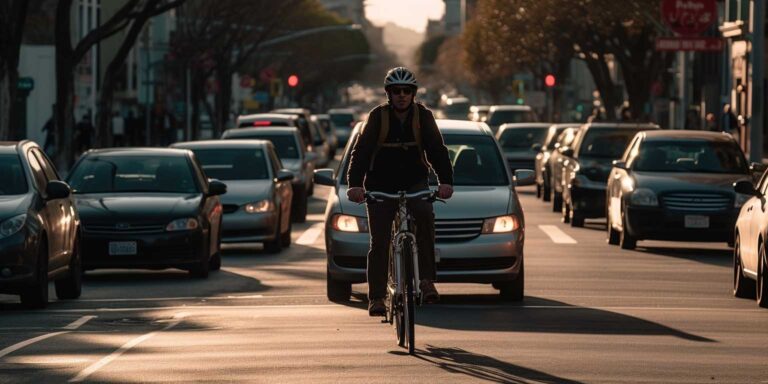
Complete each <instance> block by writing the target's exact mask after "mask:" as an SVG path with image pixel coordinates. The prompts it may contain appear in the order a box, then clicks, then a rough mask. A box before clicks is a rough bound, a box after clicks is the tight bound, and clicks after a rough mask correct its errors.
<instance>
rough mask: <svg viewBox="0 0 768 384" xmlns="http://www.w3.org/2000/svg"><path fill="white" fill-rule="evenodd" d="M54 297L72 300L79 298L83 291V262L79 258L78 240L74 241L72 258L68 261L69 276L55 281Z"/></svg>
mask: <svg viewBox="0 0 768 384" xmlns="http://www.w3.org/2000/svg"><path fill="white" fill-rule="evenodd" d="M54 285H55V286H56V297H57V298H59V300H72V299H77V298H78V297H80V294H81V293H82V291H83V261H82V258H81V256H80V240H79V239H75V244H74V246H73V247H72V258H71V259H70V261H69V276H67V277H66V278H63V279H59V280H56V282H55V283H54Z"/></svg>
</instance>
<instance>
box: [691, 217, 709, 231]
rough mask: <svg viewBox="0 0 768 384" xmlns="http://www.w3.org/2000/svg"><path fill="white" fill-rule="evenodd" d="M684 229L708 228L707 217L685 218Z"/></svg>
mask: <svg viewBox="0 0 768 384" xmlns="http://www.w3.org/2000/svg"><path fill="white" fill-rule="evenodd" d="M685 227H686V228H709V216H695V215H686V216H685Z"/></svg>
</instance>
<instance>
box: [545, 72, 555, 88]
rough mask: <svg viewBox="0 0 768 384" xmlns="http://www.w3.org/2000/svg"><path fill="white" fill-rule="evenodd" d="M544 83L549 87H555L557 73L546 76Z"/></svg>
mask: <svg viewBox="0 0 768 384" xmlns="http://www.w3.org/2000/svg"><path fill="white" fill-rule="evenodd" d="M544 85H546V86H547V87H554V86H555V75H552V74H549V75H547V76H546V77H544Z"/></svg>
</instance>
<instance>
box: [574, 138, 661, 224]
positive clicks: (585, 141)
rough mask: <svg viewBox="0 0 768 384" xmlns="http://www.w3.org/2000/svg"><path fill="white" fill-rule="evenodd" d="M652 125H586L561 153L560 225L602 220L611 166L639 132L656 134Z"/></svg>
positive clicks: (604, 212)
mask: <svg viewBox="0 0 768 384" xmlns="http://www.w3.org/2000/svg"><path fill="white" fill-rule="evenodd" d="M658 129H659V126H657V125H654V124H632V123H589V124H585V125H584V126H583V127H582V129H581V130H580V131H579V135H578V136H577V137H576V140H575V141H574V142H573V145H572V146H570V147H569V148H566V149H563V150H562V151H560V152H561V154H562V155H563V157H564V159H565V160H564V161H563V169H562V177H563V178H562V180H561V181H560V182H561V185H562V200H563V206H562V210H561V211H562V214H563V222H564V223H570V224H571V226H573V227H583V226H584V219H590V218H598V217H605V214H606V210H605V188H606V183H607V182H608V174H609V173H611V164H612V163H613V161H614V160H617V159H619V158H621V155H622V154H623V153H624V150H625V149H626V148H627V145H628V144H629V142H630V141H631V140H632V138H633V137H635V134H637V133H638V132H640V131H646V130H658Z"/></svg>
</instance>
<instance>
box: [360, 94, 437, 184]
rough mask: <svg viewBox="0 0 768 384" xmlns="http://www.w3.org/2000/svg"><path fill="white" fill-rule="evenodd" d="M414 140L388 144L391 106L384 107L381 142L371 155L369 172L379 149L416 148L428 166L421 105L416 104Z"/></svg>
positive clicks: (380, 130)
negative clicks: (423, 143) (423, 138)
mask: <svg viewBox="0 0 768 384" xmlns="http://www.w3.org/2000/svg"><path fill="white" fill-rule="evenodd" d="M411 127H412V128H413V138H414V140H415V141H412V142H407V143H387V142H386V141H387V136H388V135H389V105H384V106H383V107H382V108H381V125H380V126H379V140H378V141H377V142H376V149H374V151H373V154H372V155H371V163H370V164H369V166H368V170H369V171H371V170H373V162H374V160H376V155H377V154H378V153H379V149H381V148H382V147H387V148H402V149H406V148H407V147H412V146H416V147H418V150H419V157H420V158H421V162H422V163H424V164H425V165H427V164H428V163H427V158H426V156H425V155H424V149H423V148H422V147H421V119H420V118H419V105H417V104H416V103H414V105H413V120H412V125H411ZM427 166H428V165H427Z"/></svg>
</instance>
